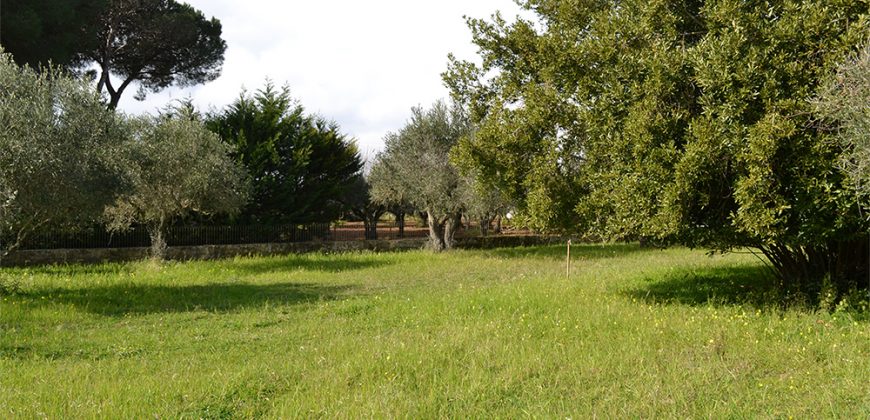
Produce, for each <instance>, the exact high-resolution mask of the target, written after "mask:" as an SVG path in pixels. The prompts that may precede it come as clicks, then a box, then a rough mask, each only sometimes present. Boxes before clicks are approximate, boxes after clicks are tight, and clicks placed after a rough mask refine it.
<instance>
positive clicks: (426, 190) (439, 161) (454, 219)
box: [373, 102, 471, 251]
mask: <svg viewBox="0 0 870 420" xmlns="http://www.w3.org/2000/svg"><path fill="white" fill-rule="evenodd" d="M470 130H471V126H470V124H469V121H468V118H467V117H466V115H465V114H464V112H463V111H462V109H461V108H460V107H458V106H452V107H450V106H448V105H447V104H445V103H443V102H436V103H435V104H434V105H433V106H432V107H431V108H429V109H426V110H424V109H422V108H420V107H416V108H413V109H412V110H411V118H410V120H408V122H407V123H406V124H405V126H404V127H402V128H401V129H400V130H399V131H398V132H393V133H388V134H387V136H386V137H385V138H384V143H385V147H384V151H383V152H382V153H381V154H379V156H378V161H379V162H380V163H379V165H382V166H381V168H382V170H383V173H382V176H377V177H375V178H373V182H375V184H374V188H376V189H378V190H379V191H380V192H381V193H385V192H390V191H393V192H395V193H396V195H395V196H394V198H393V201H396V202H400V201H401V200H404V199H407V200H408V201H409V202H410V203H411V204H413V206H414V207H416V208H417V209H420V210H422V211H425V212H426V213H427V215H428V221H427V222H428V225H429V237H430V242H431V246H432V248H433V249H434V250H437V251H440V250H443V249H449V248H451V247H452V246H453V234H454V233H455V231H456V229H457V228H458V227H459V223H460V218H461V217H462V211H463V209H464V202H463V201H462V198H463V187H464V186H465V183H464V180H463V178H462V176H461V175H460V173H459V171H458V170H457V169H456V167H455V166H454V165H453V164H452V163H451V162H450V150H451V149H452V148H453V146H454V145H455V144H456V143H457V142H458V141H459V139H460V138H461V137H462V136H464V135H467V134H468V133H469V132H470ZM378 183H383V184H384V185H378Z"/></svg>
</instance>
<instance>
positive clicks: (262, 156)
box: [208, 82, 362, 224]
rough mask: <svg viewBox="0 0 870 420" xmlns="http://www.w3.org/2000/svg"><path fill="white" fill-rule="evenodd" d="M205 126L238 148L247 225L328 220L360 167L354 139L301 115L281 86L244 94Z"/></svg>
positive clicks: (338, 209)
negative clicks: (246, 181)
mask: <svg viewBox="0 0 870 420" xmlns="http://www.w3.org/2000/svg"><path fill="white" fill-rule="evenodd" d="M208 126H209V128H210V129H211V130H212V131H214V132H215V133H217V134H218V135H219V136H220V137H221V138H222V139H223V140H224V141H226V142H227V143H229V144H231V145H233V146H234V147H235V148H236V157H237V159H238V161H239V162H241V163H242V164H243V165H244V166H245V167H246V168H247V170H248V173H249V174H250V176H251V178H252V187H253V193H252V200H251V204H250V205H249V206H248V207H247V208H246V209H245V210H243V212H242V218H243V219H247V220H249V221H256V222H268V223H299V224H301V223H309V222H329V221H332V220H335V219H336V218H337V217H338V215H339V214H340V213H341V210H342V205H341V197H342V194H343V193H344V191H345V190H346V189H347V188H348V187H349V186H351V184H352V182H353V180H354V179H355V177H356V176H357V174H358V173H359V171H360V169H361V168H362V162H361V160H360V156H359V152H358V151H357V147H356V144H355V143H354V141H353V140H351V139H349V138H348V137H347V136H345V135H344V134H342V133H341V132H340V131H339V127H338V126H337V125H336V124H335V123H331V122H328V121H326V120H324V119H322V118H320V117H317V116H311V115H306V114H305V109H304V108H303V107H302V105H300V104H298V103H297V102H296V101H294V100H293V99H292V98H291V97H290V92H289V90H288V89H287V88H286V87H284V88H282V89H280V90H279V89H276V88H275V87H274V86H273V85H272V84H271V82H270V83H267V84H266V86H265V87H264V88H263V89H261V90H258V91H257V92H256V93H254V94H249V93H247V92H243V93H242V94H241V95H240V96H239V98H238V99H237V100H236V101H235V102H234V103H233V104H231V105H230V106H228V107H227V108H226V109H225V110H223V111H222V112H220V113H218V114H216V115H212V116H211V117H210V118H209V121H208Z"/></svg>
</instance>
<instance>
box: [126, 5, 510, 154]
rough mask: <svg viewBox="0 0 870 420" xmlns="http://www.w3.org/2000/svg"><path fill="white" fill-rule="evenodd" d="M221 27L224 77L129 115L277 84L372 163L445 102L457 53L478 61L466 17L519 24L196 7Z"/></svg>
mask: <svg viewBox="0 0 870 420" xmlns="http://www.w3.org/2000/svg"><path fill="white" fill-rule="evenodd" d="M188 2H189V3H190V4H191V5H193V6H194V7H196V8H198V9H200V10H202V11H203V13H204V14H205V15H206V16H207V17H211V16H214V17H216V18H218V19H220V21H221V23H222V25H223V37H224V39H225V40H226V41H227V46H228V47H227V52H226V55H225V61H224V66H223V71H222V75H221V77H220V78H218V79H217V80H215V81H213V82H210V83H208V84H205V85H200V86H195V87H192V88H187V89H177V88H170V89H167V90H166V91H164V92H161V93H160V94H152V95H149V96H148V98H147V99H146V100H145V101H144V102H136V101H135V100H134V99H133V97H132V96H133V95H132V93H127V94H125V96H124V97H123V98H122V99H121V104H120V107H121V108H122V109H124V110H125V111H128V112H133V113H139V112H153V111H154V110H155V109H158V108H161V107H162V106H163V105H164V104H166V103H167V102H169V101H170V100H172V99H178V98H184V97H187V96H190V97H192V98H193V100H194V103H195V104H197V106H199V107H201V108H203V109H208V108H209V107H210V106H214V107H218V108H221V107H223V106H225V105H227V104H229V103H230V102H232V101H233V100H234V99H235V98H236V97H237V96H238V95H239V93H240V91H241V88H242V87H243V86H244V87H246V88H248V89H250V90H254V89H257V88H260V87H261V86H262V85H263V82H264V80H265V79H266V78H267V77H268V78H270V79H272V80H273V81H274V82H275V83H276V84H278V85H282V84H284V83H287V84H288V85H289V86H290V89H291V93H292V95H293V96H294V97H295V98H297V99H299V100H300V101H301V103H302V104H303V105H304V106H305V108H306V109H307V110H308V111H309V112H317V113H319V114H321V115H323V116H324V117H326V118H329V119H332V120H335V121H336V122H338V123H339V125H340V126H341V128H342V130H343V131H344V132H346V133H347V134H348V135H350V136H352V137H355V138H357V139H358V141H359V144H360V147H361V149H362V150H363V153H364V154H368V155H371V154H373V152H375V151H377V150H381V149H382V148H383V136H384V134H386V133H387V132H388V131H392V130H396V129H398V128H400V127H401V125H402V124H403V123H404V122H405V120H406V119H407V117H408V115H409V113H410V112H409V110H410V108H411V107H412V106H415V105H428V104H430V103H432V102H434V101H435V100H437V99H440V98H445V97H446V96H447V95H448V92H447V90H446V89H445V88H444V87H443V85H442V83H441V77H440V74H441V72H443V71H444V70H445V69H446V65H447V54H448V53H450V52H453V53H455V54H456V55H457V56H459V57H461V58H467V59H472V58H475V51H476V50H475V47H474V46H473V45H472V44H471V42H470V41H471V33H470V31H469V30H468V28H467V27H466V25H465V22H464V20H463V19H462V17H463V15H468V16H472V17H488V16H489V15H491V14H492V13H494V12H495V11H496V10H501V11H502V13H503V14H504V15H505V16H514V15H516V14H517V13H518V10H519V9H518V7H517V6H516V4H514V3H513V2H512V1H511V0H475V1H461V0H443V1H438V2H434V1H408V0H370V1H352V0H320V1H316V2H285V1H280V0H248V1H245V2H239V1H235V0H190V1H188Z"/></svg>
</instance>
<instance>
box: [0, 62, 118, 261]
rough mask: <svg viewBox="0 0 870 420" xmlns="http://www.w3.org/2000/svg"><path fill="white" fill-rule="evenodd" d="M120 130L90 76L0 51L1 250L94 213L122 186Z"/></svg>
mask: <svg viewBox="0 0 870 420" xmlns="http://www.w3.org/2000/svg"><path fill="white" fill-rule="evenodd" d="M0 52H2V51H0ZM124 133H125V126H124V123H123V119H122V118H121V117H119V116H118V115H115V114H114V113H113V112H110V111H107V110H106V107H105V104H104V103H103V102H102V99H101V98H100V96H99V95H98V94H97V93H96V92H94V90H93V88H91V87H90V86H88V84H87V83H84V82H81V81H78V80H76V79H74V78H72V77H70V76H68V75H67V74H65V73H63V72H61V71H59V70H57V69H51V68H48V69H45V71H43V72H40V73H37V72H35V71H34V70H32V69H31V68H29V67H19V66H18V65H16V64H15V63H14V62H13V61H12V59H11V56H10V55H9V54H5V53H0V241H2V242H3V243H0V251H8V250H10V249H14V248H15V247H16V246H17V245H19V244H20V242H21V241H23V240H24V239H25V238H26V237H27V236H28V235H30V234H32V233H34V232H37V231H40V230H42V229H47V228H49V227H51V228H53V229H68V228H73V227H77V226H81V225H83V224H89V223H93V222H94V221H95V220H97V219H98V218H99V215H100V214H101V212H102V210H103V208H104V207H105V206H106V205H107V204H108V203H110V202H111V201H112V200H113V199H114V196H115V194H117V193H118V192H119V191H120V190H121V189H122V188H124V187H125V183H124V180H123V177H121V176H119V174H120V172H121V170H122V160H123V159H122V157H123V155H124V150H123V147H122V145H121V144H120V143H121V142H120V141H119V140H120V139H122V138H123V136H124Z"/></svg>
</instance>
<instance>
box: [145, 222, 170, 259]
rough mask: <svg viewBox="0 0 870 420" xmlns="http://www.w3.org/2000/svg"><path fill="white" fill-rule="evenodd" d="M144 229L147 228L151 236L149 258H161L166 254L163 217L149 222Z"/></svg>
mask: <svg viewBox="0 0 870 420" xmlns="http://www.w3.org/2000/svg"><path fill="white" fill-rule="evenodd" d="M146 229H147V230H148V236H149V237H150V238H151V250H150V254H151V258H152V259H154V260H162V259H163V258H164V257H165V256H166V248H167V244H166V237H165V232H164V222H163V219H161V220H159V221H156V222H154V223H149V224H148V225H147V226H146Z"/></svg>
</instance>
